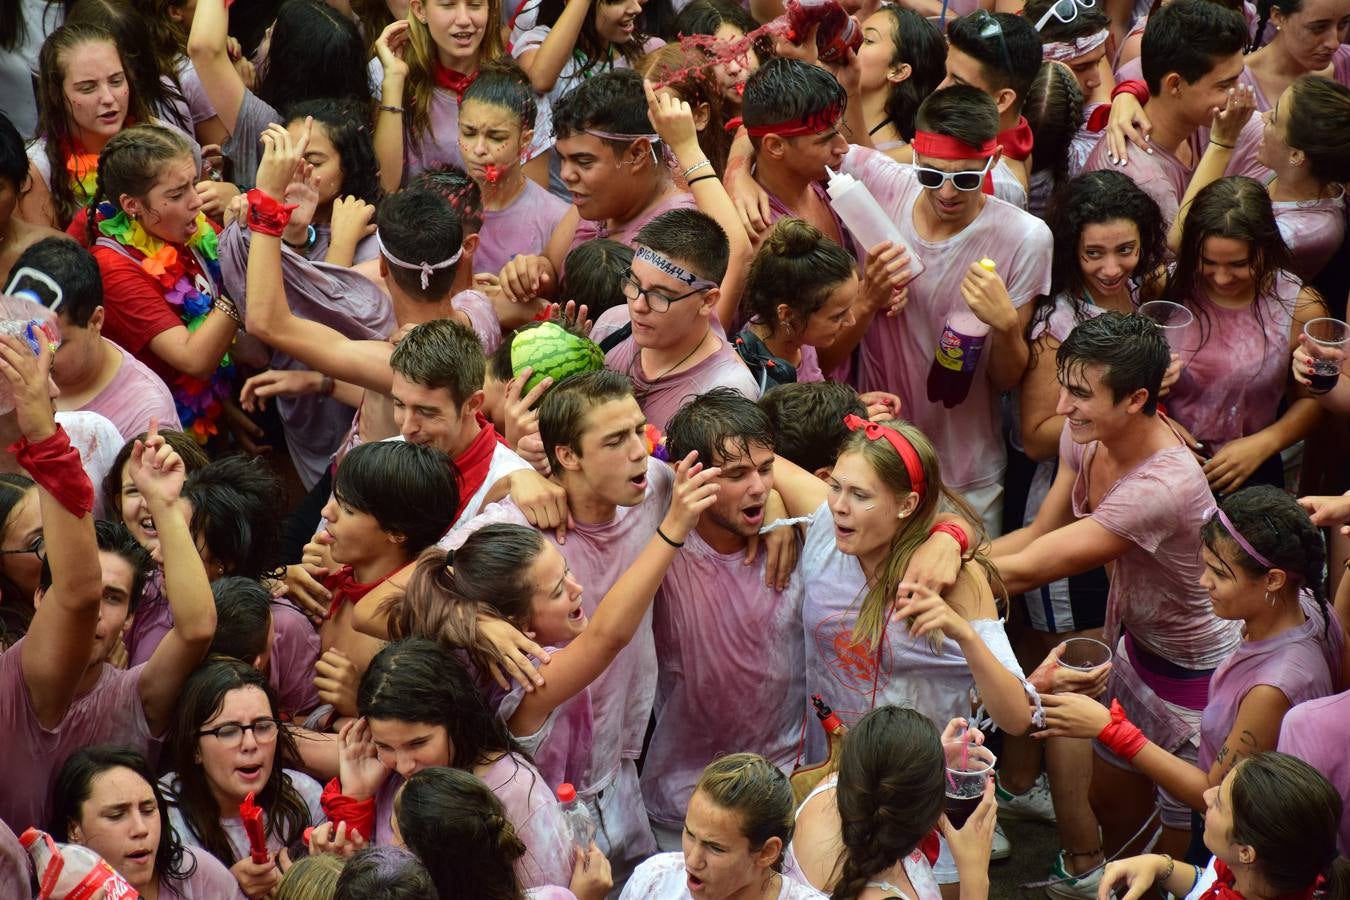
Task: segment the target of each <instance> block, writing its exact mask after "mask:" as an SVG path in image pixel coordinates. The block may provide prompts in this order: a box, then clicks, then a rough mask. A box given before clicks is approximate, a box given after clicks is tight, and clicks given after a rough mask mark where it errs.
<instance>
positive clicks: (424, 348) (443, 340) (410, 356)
mask: <svg viewBox="0 0 1350 900" xmlns="http://www.w3.org/2000/svg"><path fill="white" fill-rule="evenodd" d="M389 367H390V368H391V369H393V370H394V371H395V372H397V373H398V374H399V375H401V376H403V377H404V378H406V379H407V380H409V381H411V382H412V383H414V384H420V385H422V386H424V387H429V388H445V389H446V390H447V391H449V392H450V399H451V400H453V401H454V403H455V406H456V407H460V408H462V407H463V406H464V404H465V403H467V402H468V401H469V398H470V397H472V396H473V395H474V394H475V393H476V392H477V391H481V390H482V389H483V376H484V374H485V372H486V369H487V360H486V359H485V358H484V357H483V345H482V343H481V342H480V341H479V340H478V335H477V334H476V333H475V332H474V330H473V329H472V328H470V327H469V326H467V325H465V324H463V323H461V322H456V321H454V320H453V319H433V320H431V321H430V322H423V323H422V324H421V325H417V326H415V327H413V328H412V329H411V330H410V331H409V332H408V333H407V334H406V335H404V337H403V340H401V341H399V344H398V346H397V347H395V348H394V352H393V353H392V354H390V356H389Z"/></svg>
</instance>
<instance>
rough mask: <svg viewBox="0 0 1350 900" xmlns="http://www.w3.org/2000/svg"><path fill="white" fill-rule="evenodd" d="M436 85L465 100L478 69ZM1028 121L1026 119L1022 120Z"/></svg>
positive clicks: (439, 78)
mask: <svg viewBox="0 0 1350 900" xmlns="http://www.w3.org/2000/svg"><path fill="white" fill-rule="evenodd" d="M435 75H436V87H442V88H445V89H446V90H447V91H454V92H455V98H456V99H458V100H459V102H460V103H463V102H464V92H465V91H467V90H468V89H469V85H471V84H473V83H474V81H476V80H477V79H478V71H477V70H476V69H475V70H474V71H473V72H470V73H469V74H468V75H461V74H460V73H459V72H456V71H455V70H454V69H450V68H447V67H445V66H443V65H441V64H440V63H436V72H435ZM1022 121H1023V122H1026V119H1023V120H1022Z"/></svg>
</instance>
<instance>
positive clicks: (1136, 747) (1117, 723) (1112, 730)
mask: <svg viewBox="0 0 1350 900" xmlns="http://www.w3.org/2000/svg"><path fill="white" fill-rule="evenodd" d="M1097 740H1099V741H1101V742H1102V744H1103V745H1104V746H1105V747H1106V749H1107V750H1110V751H1111V752H1112V753H1114V754H1115V755H1116V756H1119V757H1120V758H1122V759H1124V760H1126V761H1129V760H1132V759H1134V758H1135V757H1136V756H1137V755H1138V754H1139V751H1140V750H1143V749H1144V746H1145V745H1146V744H1147V743H1148V738H1146V737H1144V733H1143V732H1142V731H1140V730H1139V727H1138V726H1137V725H1135V724H1134V723H1133V722H1131V721H1130V720H1129V719H1127V718H1125V710H1124V709H1122V708H1121V706H1120V701H1119V700H1116V699H1114V698H1113V699H1112V700H1111V724H1109V725H1107V726H1106V727H1105V728H1103V729H1102V730H1101V731H1100V732H1099V733H1098V735H1097Z"/></svg>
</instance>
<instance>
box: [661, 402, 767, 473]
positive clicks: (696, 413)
mask: <svg viewBox="0 0 1350 900" xmlns="http://www.w3.org/2000/svg"><path fill="white" fill-rule="evenodd" d="M773 439H774V438H773V424H772V423H771V422H770V421H769V417H768V415H766V414H765V412H764V410H762V409H760V408H759V405H758V404H757V403H755V401H753V400H748V399H746V397H745V396H743V395H742V394H740V393H738V392H737V391H736V390H734V389H733V388H729V387H717V388H713V389H712V390H710V391H708V392H707V393H705V394H700V395H699V396H697V397H694V398H693V399H692V400H689V401H688V402H686V403H685V404H684V405H683V406H681V407H680V408H679V410H678V411H677V412H676V413H675V415H674V416H672V417H671V419H670V421H669V422H668V423H667V424H666V446H667V447H669V448H670V458H671V459H684V458H685V457H686V456H688V455H689V451H691V450H693V451H695V452H697V453H698V460H699V462H701V463H703V465H704V467H705V468H707V467H712V466H722V465H726V459H727V457H728V456H729V455H730V454H731V453H735V454H736V455H738V456H740V457H741V458H742V459H743V460H744V461H746V462H747V463H748V462H749V457H750V448H751V447H752V446H761V447H768V448H769V449H770V450H773Z"/></svg>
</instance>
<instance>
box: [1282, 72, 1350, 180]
mask: <svg viewBox="0 0 1350 900" xmlns="http://www.w3.org/2000/svg"><path fill="white" fill-rule="evenodd" d="M1283 100H1284V109H1285V110H1286V113H1285V115H1286V116H1287V119H1286V120H1285V121H1286V125H1285V140H1286V141H1287V142H1288V144H1289V146H1290V147H1292V148H1294V149H1295V150H1302V151H1303V155H1304V156H1306V157H1307V158H1308V169H1309V171H1311V172H1312V174H1313V177H1314V178H1316V179H1317V180H1318V181H1320V182H1322V183H1323V184H1329V183H1331V182H1341V181H1350V154H1347V153H1346V152H1345V148H1346V147H1348V146H1350V87H1346V86H1345V85H1343V84H1341V83H1340V82H1338V81H1332V80H1331V79H1330V78H1323V77H1322V76H1321V75H1303V76H1301V77H1299V78H1295V79H1294V81H1293V83H1292V84H1290V85H1289V91H1288V92H1287V93H1286V94H1285V95H1284V97H1283ZM1291 100H1292V101H1293V111H1292V112H1287V110H1288V109H1289V106H1290V101H1291Z"/></svg>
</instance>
